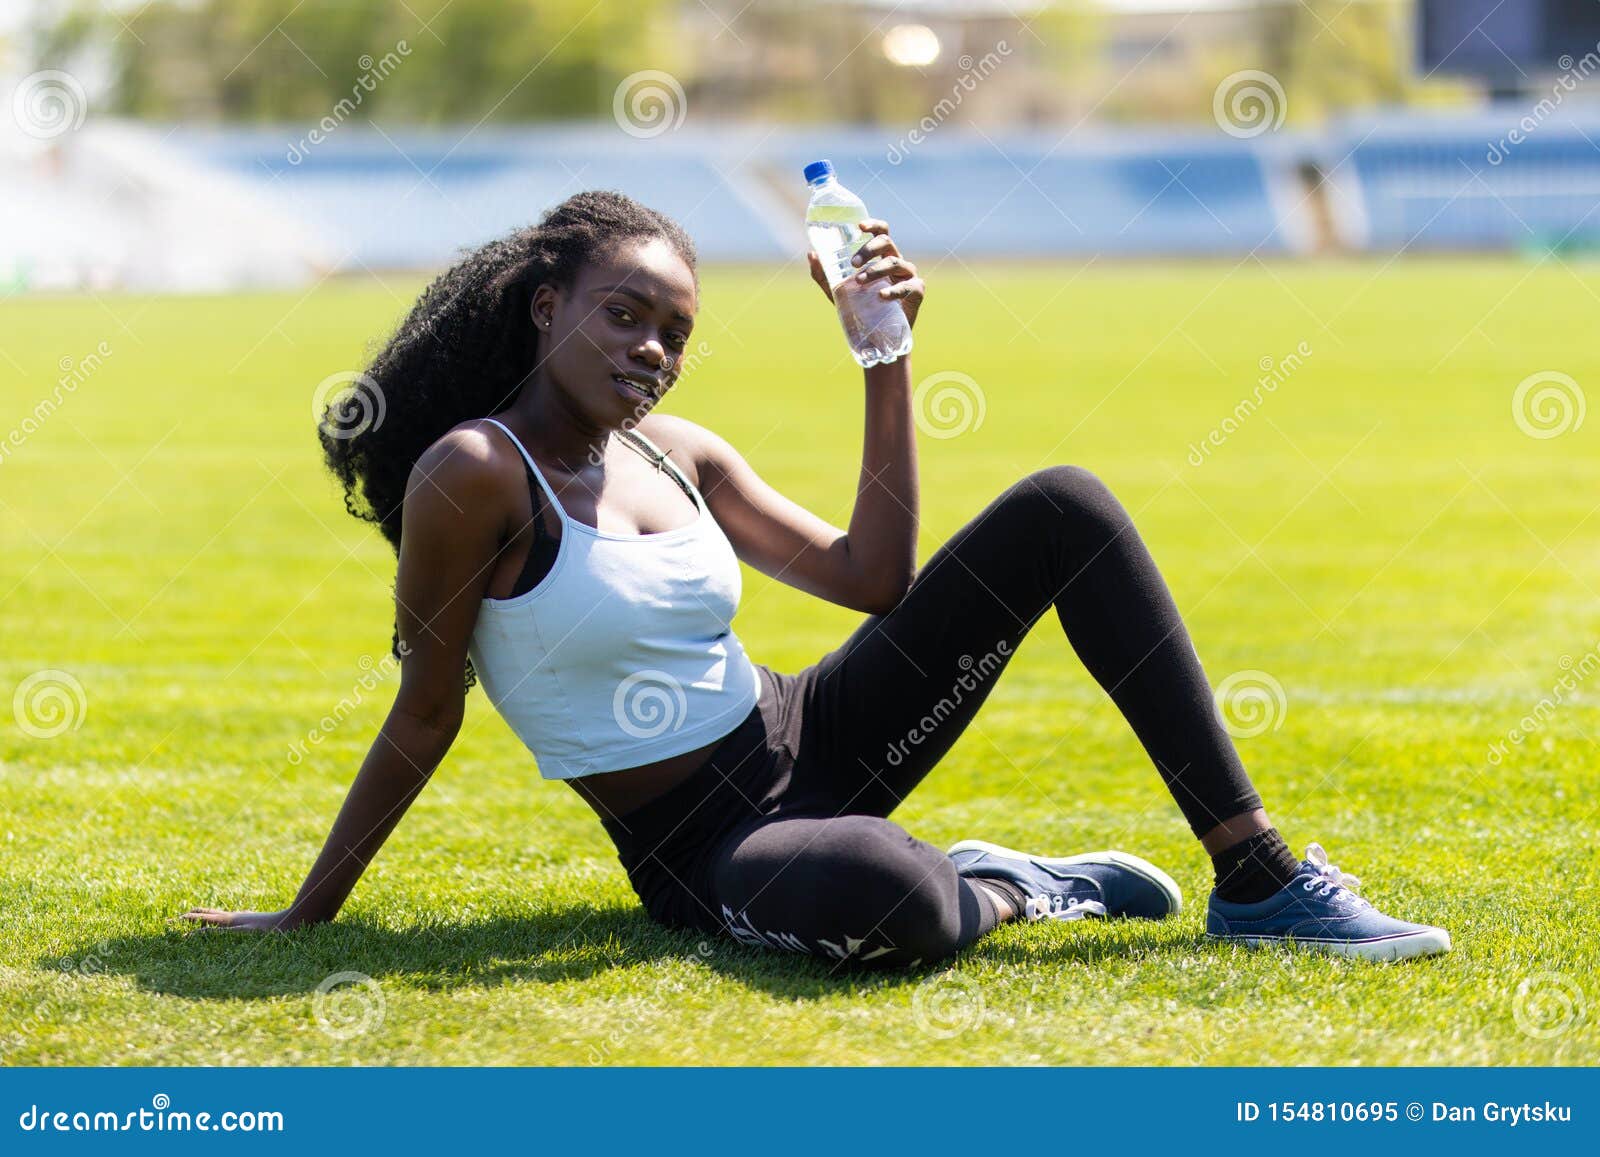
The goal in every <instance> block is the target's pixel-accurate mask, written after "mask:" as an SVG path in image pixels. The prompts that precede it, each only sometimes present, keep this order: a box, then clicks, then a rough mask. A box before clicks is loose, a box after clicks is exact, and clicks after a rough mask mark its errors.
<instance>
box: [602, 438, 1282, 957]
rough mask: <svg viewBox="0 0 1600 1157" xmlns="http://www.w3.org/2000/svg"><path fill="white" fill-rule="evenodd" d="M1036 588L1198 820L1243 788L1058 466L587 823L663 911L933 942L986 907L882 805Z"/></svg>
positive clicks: (711, 921)
mask: <svg viewBox="0 0 1600 1157" xmlns="http://www.w3.org/2000/svg"><path fill="white" fill-rule="evenodd" d="M1052 606H1054V608H1055V610H1056V614H1057V616H1058V617H1059V619H1060V621H1061V625H1062V627H1063V629H1064V630H1065V632H1066V636H1067V638H1068V640H1069V641H1070V642H1071V643H1072V646H1073V649H1074V650H1075V651H1076V652H1077V654H1078V657H1079V658H1080V659H1081V660H1082V661H1083V664H1084V666H1085V667H1087V668H1088V670H1089V672H1090V673H1091V674H1092V675H1093V676H1094V677H1095V679H1096V680H1098V681H1099V683H1100V685H1101V686H1102V687H1103V688H1105V690H1106V692H1107V693H1108V694H1109V695H1110V696H1111V698H1112V699H1113V700H1114V701H1115V703H1116V704H1117V706H1118V707H1119V708H1120V709H1121V711H1122V713H1123V715H1124V716H1125V717H1126V718H1127V720H1128V722H1129V723H1130V724H1131V725H1132V727H1133V729H1134V732H1135V733H1136V734H1137V735H1138V737H1139V739H1140V741H1141V742H1142V743H1143V744H1144V748H1145V750H1146V751H1147V752H1148V753H1149V755H1150V758H1151V760H1152V761H1153V762H1154V763H1155V766H1156V769H1157V771H1158V772H1159V773H1160V775H1161V778H1162V780H1163V782H1165V784H1166V785H1167V787H1168V789H1169V790H1170V791H1171V792H1172V795H1173V797H1174V799H1176V801H1177V803H1178V805H1179V807H1180V808H1181V809H1182V810H1183V813H1184V816H1185V818H1186V819H1187V820H1188V822H1189V826H1190V827H1191V828H1192V829H1193V831H1194V832H1195V834H1196V835H1200V834H1203V833H1204V832H1206V831H1208V830H1210V829H1211V828H1213V827H1215V826H1216V825H1217V824H1219V823H1221V822H1222V821H1223V820H1226V819H1229V818H1231V817H1233V816H1237V815H1239V814H1241V813H1244V812H1248V811H1251V810H1253V809H1255V808H1257V807H1260V806H1261V798H1260V796H1259V795H1257V793H1256V791H1255V789H1254V788H1253V787H1252V786H1251V784H1250V780H1249V777H1248V776H1247V775H1246V773H1245V770H1244V767H1243V766H1242V764H1241V763H1240V761H1239V757H1238V754H1237V753H1236V752H1235V750H1234V747H1233V744H1232V742H1231V741H1230V740H1229V738H1228V735H1227V732H1226V731H1225V730H1224V728H1223V726H1222V722H1221V719H1220V718H1219V716H1218V714H1217V711H1216V708H1215V705H1214V701H1213V697H1212V691H1211V687H1210V685H1209V684H1208V682H1207V680H1206V677H1205V673H1204V672H1203V671H1202V670H1201V667H1200V661H1199V659H1198V657H1197V656H1196V655H1195V651H1194V647H1193V645H1192V644H1191V643H1190V641H1189V636H1188V633H1187V632H1186V631H1185V630H1184V627H1183V622H1182V620H1181V618H1180V617H1179V615H1178V609H1177V607H1176V606H1175V605H1174V604H1173V601H1172V596H1171V595H1170V593H1169V592H1168V591H1167V588H1166V584H1165V583H1164V582H1163V581H1162V579H1161V575H1160V574H1159V572H1158V571H1157V570H1156V566H1155V563H1154V561H1153V560H1152V559H1151V557H1150V553H1149V551H1148V550H1146V549H1145V546H1144V543H1143V542H1142V541H1141V540H1140V538H1139V535H1138V533H1137V532H1136V531H1135V530H1134V528H1133V524H1132V522H1131V521H1130V519H1129V517H1128V514H1127V511H1125V510H1124V509H1123V507H1122V505H1121V504H1120V503H1119V502H1118V501H1117V500H1116V498H1114V497H1113V496H1112V494H1111V493H1110V491H1108V490H1107V489H1106V488H1105V486H1104V485H1103V484H1102V483H1101V482H1100V481H1099V479H1097V478H1096V477H1095V476H1094V475H1092V474H1090V473H1088V472H1087V471H1085V470H1081V469H1078V468H1076V467H1070V466H1058V467H1053V468H1050V469H1046V470H1040V471H1038V472H1036V473H1034V474H1030V475H1028V476H1027V477H1026V478H1024V479H1022V480H1021V481H1020V482H1018V483H1016V484H1015V485H1014V486H1012V487H1010V488H1009V489H1008V490H1006V492H1005V493H1003V494H1002V495H1000V497H999V498H997V499H995V500H994V501H993V502H992V503H990V504H989V506H988V507H987V508H986V509H985V510H984V511H983V512H982V513H981V514H979V515H978V516H977V517H976V518H974V519H973V520H972V521H971V522H969V523H968V524H967V525H966V526H965V527H963V528H962V529H961V530H960V531H958V532H957V533H956V535H955V536H954V537H953V538H952V539H951V540H950V541H949V542H948V543H946V544H945V545H944V546H943V547H941V548H940V549H939V550H938V552H937V553H935V554H934V556H933V557H932V558H931V559H929V560H928V563H927V565H926V566H924V567H923V568H922V569H921V571H920V572H918V574H917V577H916V581H915V582H914V583H913V584H912V586H911V588H910V590H909V591H908V592H907V593H906V596H905V598H904V599H903V600H902V601H901V602H900V604H899V605H898V606H896V607H895V608H894V609H893V610H892V611H890V612H889V613H888V614H884V615H875V616H872V617H871V618H869V619H867V620H866V621H865V622H863V623H862V624H861V626H860V627H859V628H857V630H856V631H855V632H854V633H853V634H852V635H851V636H850V638H849V639H847V640H846V641H845V643H844V644H843V645H842V646H840V647H839V648H838V649H837V650H835V651H833V652H832V653H830V654H828V655H826V656H824V657H823V658H822V659H821V660H820V661H819V662H817V663H816V664H814V665H813V666H811V667H808V668H807V669H806V670H804V671H802V672H799V673H798V674H796V675H792V676H790V675H780V674H776V673H773V672H771V671H768V670H766V669H765V668H763V669H762V674H763V691H762V696H761V702H760V703H759V704H758V705H757V707H756V708H755V709H754V710H753V711H752V712H751V715H750V717H749V718H748V719H747V720H746V721H745V723H744V724H742V725H741V726H740V727H739V728H738V729H737V730H736V731H735V732H734V733H733V734H731V735H730V736H728V737H727V738H726V739H725V740H723V741H722V743H721V744H720V745H719V746H718V747H717V749H716V750H715V751H714V752H713V754H712V755H711V757H710V758H709V759H708V761H707V763H706V765H705V766H704V767H703V768H701V769H700V770H699V771H698V772H696V773H695V774H694V775H693V776H691V777H690V779H689V780H687V781H685V782H684V783H682V784H679V785H678V786H677V787H675V788H673V789H672V790H671V791H670V792H668V793H667V794H666V795H665V796H663V797H662V798H660V799H658V800H655V801H652V803H650V804H648V805H646V807H644V808H642V809H640V810H639V811H637V812H633V813H630V814H629V815H627V816H624V817H622V818H621V819H615V820H609V821H607V822H606V828H607V830H608V831H609V832H610V833H611V835H612V838H613V839H614V840H615V841H616V842H617V846H618V850H619V853H620V854H621V859H622V862H623V865H624V866H625V867H626V868H627V869H628V872H629V877H630V879H631V880H632V882H633V884H634V887H635V888H636V890H637V891H638V892H639V895H640V897H641V899H642V900H643V901H644V903H645V906H646V909H647V910H648V911H649V912H650V913H651V915H652V916H654V917H655V918H656V919H657V920H660V921H661V922H663V923H666V924H669V925H676V926H688V927H694V928H699V929H702V930H712V931H719V932H725V933H728V934H729V935H732V936H734V937H735V938H737V939H739V940H741V941H744V942H746V943H750V944H760V945H764V946H767V947H773V948H783V949H789V950H793V951H800V952H808V953H812V954H815V955H819V956H823V957H825V958H829V959H834V960H839V961H847V962H850V963H867V964H873V965H902V966H903V965H908V964H912V963H915V962H917V961H923V962H926V961H930V960H935V959H939V958H941V957H944V956H948V955H949V954H951V953H953V952H955V951H957V950H958V949H960V948H962V947H964V946H965V945H967V944H969V943H971V942H972V941H973V940H975V939H977V938H978V937H979V936H981V935H983V934H984V933H986V932H988V931H989V930H990V929H991V928H993V927H994V925H995V923H996V919H995V912H994V909H993V905H992V903H991V902H990V900H989V899H988V896H987V894H985V893H983V892H982V891H981V890H980V889H978V888H976V887H975V886H974V885H972V884H971V883H970V882H968V881H967V880H965V879H963V878H961V877H958V876H957V874H956V870H955V866H954V864H953V863H952V862H951V861H950V859H949V858H948V857H946V856H945V855H944V853H943V852H942V851H940V850H939V849H937V848H935V847H933V846H932V845H930V844H927V843H924V842H922V841H920V840H917V839H914V838H913V837H911V836H910V835H908V834H907V833H906V832H905V830H904V829H902V828H901V827H900V826H899V825H897V824H895V823H892V822H890V821H889V820H888V819H887V818H886V817H887V816H888V815H889V814H890V813H891V812H893V811H894V809H895V807H896V806H898V805H899V803H900V801H901V800H903V799H904V798H905V797H906V795H907V794H908V793H909V792H910V791H911V790H912V789H913V788H915V787H916V786H917V784H918V783H920V782H921V781H922V778H923V776H925V775H927V773H928V772H929V771H930V770H932V768H933V767H934V766H935V765H936V764H937V763H938V762H939V760H940V758H941V757H943V755H944V754H945V752H946V751H948V750H949V749H950V746H951V745H952V744H953V743H954V742H955V741H956V739H957V738H958V737H959V736H960V735H961V733H962V731H963V730H964V729H965V728H966V726H967V724H968V723H969V722H970V721H971V720H972V717H973V716H974V714H976V712H977V710H978V708H979V707H980V706H981V705H982V703H983V701H984V699H985V698H986V697H987V696H988V694H989V691H990V689H991V688H992V687H993V686H994V682H995V679H996V678H997V677H998V676H999V674H1000V672H1001V671H1002V670H1003V669H1004V667H1005V665H1006V663H1007V662H1008V661H1009V660H1010V657H1011V656H1012V655H1013V654H1014V653H1015V652H1016V649H1017V648H1018V647H1019V646H1020V645H1021V643H1022V640H1023V638H1024V637H1025V636H1026V635H1027V634H1028V632H1029V629H1030V628H1031V627H1032V626H1033V625H1034V623H1035V622H1036V621H1037V620H1038V619H1039V618H1040V617H1041V616H1042V615H1043V614H1044V613H1045V611H1047V610H1049V609H1050V608H1051V607H1052Z"/></svg>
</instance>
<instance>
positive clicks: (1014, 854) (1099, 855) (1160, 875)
mask: <svg viewBox="0 0 1600 1157" xmlns="http://www.w3.org/2000/svg"><path fill="white" fill-rule="evenodd" d="M957 852H988V853H989V854H990V855H991V856H999V857H1001V858H1003V859H1009V860H1022V861H1025V862H1029V861H1031V862H1033V863H1039V864H1049V865H1050V866H1051V867H1058V868H1070V867H1072V866H1073V865H1074V864H1090V863H1101V864H1105V863H1111V864H1116V865H1117V866H1118V867H1119V868H1126V869H1128V871H1130V872H1132V873H1133V874H1134V875H1136V876H1142V877H1143V878H1144V879H1146V880H1148V881H1150V883H1152V884H1154V885H1155V886H1156V887H1157V888H1160V889H1161V891H1163V892H1164V893H1166V896H1167V915H1169V916H1175V915H1177V914H1178V913H1179V912H1181V911H1183V890H1182V889H1180V888H1179V887H1178V883H1177V881H1176V880H1174V879H1173V878H1172V877H1171V876H1169V875H1167V874H1166V873H1165V872H1163V871H1162V870H1161V869H1160V868H1158V867H1156V866H1155V865H1154V864H1152V863H1151V862H1150V861H1149V860H1141V859H1140V858H1139V857H1138V856H1135V855H1130V854H1129V853H1127V852H1111V851H1106V852H1084V853H1083V854H1082V855H1077V856H1056V857H1054V858H1051V857H1050V856H1030V855H1028V853H1027V852H1019V851H1017V850H1016V849H1015V848H1003V847H1001V846H1000V845H999V844H991V843H987V842H985V841H983V840H962V841H961V842H960V843H959V844H954V845H952V846H951V848H950V850H949V851H947V852H946V853H945V855H947V856H953V855H955V854H956V853H957Z"/></svg>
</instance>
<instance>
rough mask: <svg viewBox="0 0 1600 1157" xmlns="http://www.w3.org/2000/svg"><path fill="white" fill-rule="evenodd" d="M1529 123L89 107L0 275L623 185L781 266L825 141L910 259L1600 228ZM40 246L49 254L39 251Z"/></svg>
mask: <svg viewBox="0 0 1600 1157" xmlns="http://www.w3.org/2000/svg"><path fill="white" fill-rule="evenodd" d="M1558 111H1559V110H1558ZM1530 123H1531V122H1530V119H1529V117H1528V114H1527V110H1512V111H1508V112H1506V113H1504V114H1493V115H1481V116H1473V117H1462V116H1459V115H1454V116H1448V117H1441V116H1434V117H1430V116H1426V115H1419V114H1399V113H1394V112H1389V113H1385V114H1383V115H1382V116H1381V117H1378V116H1374V117H1371V118H1368V119H1364V120H1349V121H1345V122H1339V123H1336V124H1334V125H1333V126H1331V127H1330V128H1329V129H1327V130H1326V131H1324V132H1321V133H1317V134H1296V133H1290V132H1275V133H1270V134H1265V135H1263V136H1261V137H1258V138H1255V139H1250V140H1237V139H1233V138H1231V137H1227V136H1224V135H1222V134H1220V133H1218V132H1215V131H1212V132H1198V131H1189V132H1181V133H1180V132H1174V131H1149V130H1141V131H1124V132H1116V133H1112V132H1108V131H1106V130H1097V131H1094V132H1089V131H1083V132H1077V133H1073V134H1070V135H1069V136H1068V137H1066V138H1063V137H1061V136H1060V135H1059V134H1056V133H1050V132H1030V131H1011V132H1005V133H994V134H986V133H984V132H982V131H978V130H970V129H959V128H957V127H955V126H949V127H947V128H944V129H941V130H940V131H938V132H935V133H932V134H930V135H929V136H928V138H927V139H925V140H923V141H922V142H921V143H918V144H909V143H908V142H905V141H901V142H899V143H898V144H896V143H895V142H894V141H893V140H892V139H891V138H890V137H889V136H888V134H887V133H886V132H885V131H884V130H870V129H860V128H840V129H826V128H815V127H811V128H793V129H783V130H778V129H775V128H767V129H762V128H759V127H751V126H728V127H726V128H720V129H711V130H707V129H693V128H685V129H684V130H681V131H678V132H674V133H669V134H665V135H663V136H660V137H656V138H651V139H637V138H634V137H630V136H628V135H627V134H625V133H622V132H620V131H618V130H617V129H616V128H615V126H613V125H611V124H609V123H607V124H579V125H567V126H558V127H539V128H517V129H492V128H485V129H480V130H477V131H474V132H470V133H463V131H462V130H459V129H457V130H407V131H405V132H399V133H384V132H378V131H373V130H370V129H363V128H359V127H357V126H353V125H352V126H345V127H342V128H341V129H339V131H337V132H334V133H332V134H330V135H329V136H328V137H327V138H326V139H324V140H322V141H320V142H319V143H316V144H309V143H307V142H305V141H303V140H300V141H298V142H297V141H296V137H295V134H294V131H293V130H291V129H289V128H286V127H285V128H201V127H190V126H179V127H173V128H166V127H163V126H150V125H135V124H131V123H116V122H112V123H110V124H107V123H105V122H102V123H101V124H99V125H96V126H91V127H90V128H89V129H86V130H85V131H83V132H81V133H77V134H73V135H71V136H69V137H66V138H63V139H62V140H61V141H60V142H58V143H56V144H55V145H53V146H52V147H51V148H50V149H48V150H45V151H42V152H39V153H36V154H34V155H31V156H27V157H21V156H8V157H7V158H5V163H4V165H3V166H0V167H3V168H4V170H5V172H4V176H5V178H6V179H7V181H8V183H9V184H10V185H11V187H12V188H13V190H14V195H15V196H16V197H17V198H18V199H19V203H22V204H24V205H27V206H31V208H29V210H28V212H27V213H25V214H23V215H21V216H20V217H19V218H14V220H26V221H27V222H28V226H27V228H26V229H23V228H21V227H20V226H17V227H14V228H12V229H10V230H5V229H0V271H3V270H5V269H6V268H7V267H9V268H10V269H11V270H12V280H13V281H14V282H18V283H20V284H22V285H23V286H26V285H28V284H30V283H31V284H32V285H33V286H34V287H39V288H51V287H68V286H71V285H73V284H88V285H95V286H109V285H121V286H131V287H144V288H155V287H164V288H171V289H212V288H221V287H226V286H230V285H242V284H292V283H295V282H298V281H305V280H308V279H311V278H314V277H316V276H320V275H322V274H323V273H327V272H361V271H363V270H380V269H395V268H428V267H437V266H440V265H442V264H445V263H447V262H448V261H449V260H450V259H451V258H452V256H453V255H455V254H456V253H457V252H459V251H460V250H461V249H463V248H465V247H469V246H472V245H475V244H478V243H480V242H482V241H484V240H487V239H489V238H491V237H493V236H496V235H498V234H501V233H504V232H505V231H507V230H509V229H512V228H514V227H516V226H517V225H519V224H523V223H526V222H529V221H532V220H533V219H535V218H536V217H537V215H538V213H539V212H540V210H542V209H544V208H545V207H547V206H549V205H551V204H554V203H555V202H556V201H558V200H560V199H561V198H563V197H565V196H567V195H568V194H570V193H573V192H576V191H577V190H579V189H585V188H615V189H621V190H623V191H625V192H628V193H630V194H632V195H634V196H636V197H638V198H640V199H641V200H643V201H645V202H646V203H647V204H650V205H652V206H654V207H656V208H658V209H660V210H662V211H663V212H666V213H668V214H671V215H672V216H674V217H676V218H677V219H679V220H680V221H682V222H683V223H684V225H685V226H686V227H687V228H688V229H689V231H690V232H691V234H692V235H693V236H694V237H695V239H696V242H697V243H698V245H699V246H700V250H701V253H702V256H703V257H705V258H706V259H707V260H713V261H729V260H733V261H739V260H751V261H766V260H773V259H781V258H784V257H792V256H795V255H797V254H798V253H799V252H800V249H801V245H802V231H801V229H800V225H799V223H800V218H801V211H802V207H803V203H804V194H803V189H804V186H803V184H802V181H801V179H800V175H799V174H800V168H801V166H802V165H803V164H804V163H805V162H807V161H809V160H812V159H815V158H816V157H819V156H827V157H830V158H831V159H832V160H833V161H834V163H835V165H836V166H837V168H838V170H839V172H840V174H841V176H842V178H843V180H844V181H845V183H846V184H848V185H850V186H851V187H852V188H854V189H855V190H856V191H857V192H859V193H860V194H861V195H862V196H863V198H864V199H865V200H866V201H867V204H868V206H869V207H870V208H871V209H872V210H873V211H874V212H876V213H879V214H881V215H883V216H884V217H887V218H889V219H890V220H891V221H892V222H893V224H894V228H895V231H896V234H897V236H899V237H900V238H901V239H902V241H903V242H904V243H905V245H906V247H907V249H908V250H909V251H911V252H915V253H918V254H925V255H929V256H933V257H937V256H940V255H943V254H946V253H955V254H958V255H960V256H962V257H968V256H980V257H981V256H1001V257H1025V256H1032V255H1037V256H1042V257H1054V256H1063V255H1086V254H1105V255H1108V256H1127V255H1134V256H1144V255H1179V256H1201V255H1208V254H1213V255H1222V254H1243V253H1249V252H1259V253H1279V254H1282V253H1303V252H1309V251H1311V250H1314V249H1324V248H1344V249H1372V250H1380V251H1394V250H1399V249H1406V248H1417V249H1434V250H1437V249H1453V248H1472V249H1478V248H1520V247H1540V246H1548V245H1555V244H1561V245H1578V244H1592V243H1594V242H1595V241H1596V240H1600V214H1596V213H1595V210H1596V208H1597V207H1600V198H1597V194H1600V149H1597V148H1596V145H1595V140H1596V139H1600V121H1596V122H1594V123H1587V124H1586V123H1583V122H1580V121H1578V120H1575V119H1573V118H1572V117H1570V116H1566V115H1548V114H1547V115H1546V116H1545V117H1544V118H1543V119H1542V120H1540V121H1538V123H1534V124H1532V127H1531V128H1530V127H1529V125H1530ZM1513 130H1519V133H1520V135H1518V134H1514V133H1513ZM1319 175H1320V176H1322V177H1325V178H1326V185H1325V186H1322V187H1320V188H1319V185H1318V177H1319ZM107 190H110V192H107ZM58 218H59V220H57V219H58ZM52 221H56V222H57V226H59V227H53V226H52V225H51V222H52ZM96 238H98V239H99V240H96ZM107 238H114V239H117V241H116V244H108V243H107V241H106V239H107ZM35 250H37V251H38V252H39V253H48V254H49V255H50V262H52V263H53V264H50V265H48V266H42V265H40V264H38V262H37V260H35V258H34V256H33V251H35Z"/></svg>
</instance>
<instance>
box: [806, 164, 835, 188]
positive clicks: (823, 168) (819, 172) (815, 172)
mask: <svg viewBox="0 0 1600 1157" xmlns="http://www.w3.org/2000/svg"><path fill="white" fill-rule="evenodd" d="M805 174H806V184H808V185H814V184H816V183H817V182H818V181H820V180H821V179H822V178H823V177H831V176H833V162H832V161H812V162H811V163H810V164H809V165H807V166H806V168H805Z"/></svg>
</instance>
